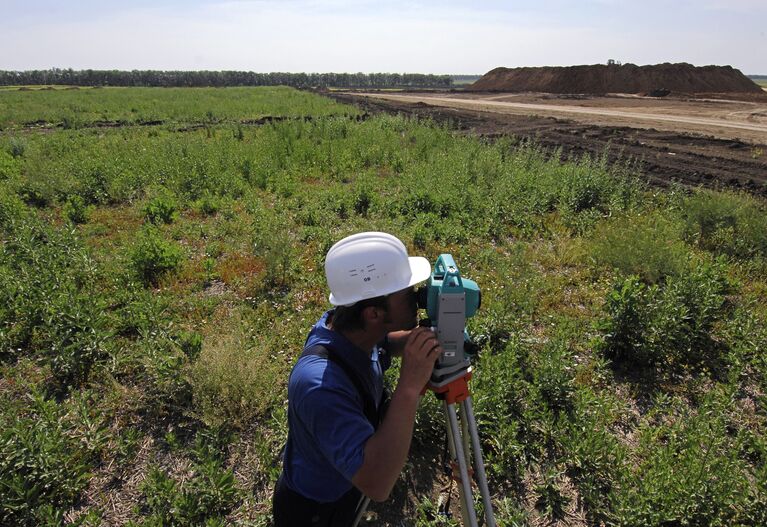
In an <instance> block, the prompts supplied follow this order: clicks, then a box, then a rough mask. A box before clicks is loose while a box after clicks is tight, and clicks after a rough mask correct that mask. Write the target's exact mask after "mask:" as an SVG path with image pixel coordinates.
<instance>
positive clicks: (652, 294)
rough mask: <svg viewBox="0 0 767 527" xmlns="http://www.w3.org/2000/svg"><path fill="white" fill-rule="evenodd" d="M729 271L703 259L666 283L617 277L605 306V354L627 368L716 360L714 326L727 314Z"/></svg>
mask: <svg viewBox="0 0 767 527" xmlns="http://www.w3.org/2000/svg"><path fill="white" fill-rule="evenodd" d="M725 273H726V268H725V266H724V264H723V263H722V262H704V263H701V264H700V265H698V266H696V267H695V268H694V269H692V270H691V271H689V272H687V273H685V274H684V275H681V276H678V277H670V278H668V279H667V281H666V282H665V283H664V284H655V285H651V286H647V285H645V284H643V283H641V282H640V281H639V278H638V277H636V276H630V277H628V278H624V279H621V280H619V281H618V282H616V283H615V284H614V286H613V289H612V291H610V293H609V294H608V297H607V302H606V304H605V311H606V312H607V315H608V316H607V318H606V319H603V321H602V322H601V328H602V331H603V339H604V340H603V348H602V349H603V352H604V353H605V354H606V356H607V357H608V358H610V359H614V360H616V361H618V362H620V363H624V364H626V365H628V366H631V365H634V366H642V367H647V366H652V365H679V364H688V365H689V364H699V363H701V362H706V363H709V364H716V363H717V362H718V361H719V360H721V359H722V350H721V349H720V347H719V345H718V344H717V343H716V341H715V339H714V338H713V329H714V324H715V323H716V322H717V321H719V320H723V319H724V317H725V316H726V315H727V313H728V307H727V304H726V296H725V295H726V294H727V293H728V291H729V289H730V287H731V286H730V284H729V282H728V279H727V277H726V274H725Z"/></svg>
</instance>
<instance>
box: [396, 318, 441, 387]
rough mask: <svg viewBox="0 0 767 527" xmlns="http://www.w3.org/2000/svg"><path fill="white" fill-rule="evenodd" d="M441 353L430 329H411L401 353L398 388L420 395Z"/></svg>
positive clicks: (435, 337) (437, 341)
mask: <svg viewBox="0 0 767 527" xmlns="http://www.w3.org/2000/svg"><path fill="white" fill-rule="evenodd" d="M441 353H442V347H441V346H440V345H439V340H437V336H436V335H435V334H434V332H433V331H432V330H431V329H429V328H422V327H418V328H415V329H413V330H412V331H411V332H410V335H409V336H408V338H407V340H406V341H405V346H404V349H403V351H402V367H401V369H400V376H399V384H398V387H400V386H401V387H402V388H403V389H407V390H416V391H418V392H419V393H420V392H421V390H422V389H423V387H424V386H426V383H427V382H428V381H429V377H431V372H432V370H433V369H434V363H435V362H436V360H437V359H438V358H439V355H440V354H441Z"/></svg>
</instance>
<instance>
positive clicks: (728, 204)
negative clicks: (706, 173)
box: [683, 191, 767, 258]
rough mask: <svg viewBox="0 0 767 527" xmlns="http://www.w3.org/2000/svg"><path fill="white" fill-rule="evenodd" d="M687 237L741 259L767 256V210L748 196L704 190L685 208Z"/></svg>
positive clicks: (704, 246)
mask: <svg viewBox="0 0 767 527" xmlns="http://www.w3.org/2000/svg"><path fill="white" fill-rule="evenodd" d="M683 217H684V220H685V234H686V236H687V238H688V239H689V240H691V241H692V242H694V243H697V244H698V245H699V246H700V247H701V248H703V249H706V250H709V251H712V252H714V253H716V254H726V255H729V256H735V257H738V258H751V257H754V256H766V255H767V209H765V206H764V204H763V203H761V202H759V201H757V200H756V199H755V198H753V197H752V196H749V195H746V194H735V193H731V192H712V191H700V192H697V193H696V194H694V195H693V196H691V197H690V198H689V199H688V200H687V201H686V202H685V203H684V206H683Z"/></svg>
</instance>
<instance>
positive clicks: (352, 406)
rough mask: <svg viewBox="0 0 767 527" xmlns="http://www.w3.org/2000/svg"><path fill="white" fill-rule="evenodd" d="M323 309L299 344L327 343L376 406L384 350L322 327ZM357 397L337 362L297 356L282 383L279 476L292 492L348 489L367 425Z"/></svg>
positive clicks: (326, 497) (332, 494)
mask: <svg viewBox="0 0 767 527" xmlns="http://www.w3.org/2000/svg"><path fill="white" fill-rule="evenodd" d="M330 313H331V311H328V312H326V313H325V314H324V315H323V316H322V317H321V318H320V319H319V321H318V322H317V323H316V324H315V325H314V327H313V328H312V330H311V332H310V333H309V337H308V338H307V339H306V343H305V344H304V346H305V347H306V348H308V347H311V346H316V345H323V346H325V347H328V348H332V349H333V350H334V351H335V352H336V353H338V355H339V356H340V357H341V358H342V359H343V360H344V361H345V362H346V363H347V364H348V365H349V366H351V368H352V369H353V370H354V371H355V372H356V373H357V374H358V376H359V377H360V379H362V380H363V384H364V385H365V386H366V388H367V389H368V390H369V393H370V394H372V395H373V400H374V401H376V405H380V404H381V398H382V395H383V372H384V371H386V369H388V367H389V365H390V364H391V359H390V357H389V356H388V355H387V354H386V352H385V350H383V349H381V348H379V347H378V346H376V347H375V348H374V349H373V350H372V353H371V352H370V351H365V350H361V349H359V348H357V347H356V346H355V345H354V344H352V343H351V342H350V341H349V340H347V339H346V337H344V336H343V335H341V334H340V333H337V332H335V331H333V330H331V329H329V328H328V327H327V319H328V315H329V314H330ZM362 409H363V400H362V397H361V396H360V394H359V392H358V391H357V388H356V387H355V386H354V384H353V383H352V381H351V380H349V377H348V376H347V375H346V373H345V372H344V370H343V369H341V367H340V366H338V365H337V364H335V363H333V362H332V361H329V360H328V359H326V358H322V357H317V356H313V355H310V356H307V357H302V358H300V359H299V360H298V362H296V365H295V366H294V367H293V371H292V373H291V374H290V381H289V382H288V441H287V444H286V445H285V453H284V457H283V478H284V481H285V483H286V484H287V485H288V487H290V488H291V489H293V490H294V491H296V492H298V493H299V494H302V495H303V496H305V497H307V498H310V499H313V500H315V501H319V502H323V503H327V502H331V501H336V500H337V499H339V498H340V497H341V496H343V495H344V494H345V493H346V492H348V491H349V490H350V489H351V488H352V483H351V479H352V477H353V476H354V474H356V473H357V471H358V470H359V469H360V467H361V466H362V461H363V459H364V449H365V443H366V442H367V440H368V439H369V438H370V436H371V435H373V432H375V430H374V429H373V425H371V424H370V422H369V421H368V420H367V418H366V417H365V414H364V413H363V410H362Z"/></svg>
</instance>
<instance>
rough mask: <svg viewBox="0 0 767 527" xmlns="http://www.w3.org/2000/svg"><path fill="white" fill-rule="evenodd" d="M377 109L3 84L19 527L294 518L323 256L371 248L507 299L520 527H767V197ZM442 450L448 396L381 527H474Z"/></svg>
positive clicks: (481, 377) (5, 291) (2, 289)
mask: <svg viewBox="0 0 767 527" xmlns="http://www.w3.org/2000/svg"><path fill="white" fill-rule="evenodd" d="M134 108H135V109H136V111H135V112H134V111H132V109H134ZM358 115H359V112H358V111H357V110H356V109H355V108H352V107H346V106H342V105H338V104H336V103H333V102H331V101H328V100H326V99H323V98H321V97H319V96H316V95H311V94H307V93H303V92H297V91H294V90H289V89H267V88H250V89H219V90H214V89H211V90H198V89H188V90H184V89H177V90H176V89H104V90H82V91H78V90H68V91H41V92H36V91H34V92H33V91H22V92H18V91H17V92H6V91H0V123H2V129H3V130H2V133H0V236H1V237H2V238H1V239H2V246H1V247H0V524H3V525H22V526H24V525H29V526H32V525H62V524H64V523H66V524H74V525H101V524H119V525H132V526H138V525H145V526H150V525H152V526H154V525H182V526H186V525H189V526H191V525H203V524H204V525H209V526H214V525H230V524H233V525H243V526H245V525H247V526H253V525H268V524H269V507H270V505H269V503H270V496H271V489H272V485H273V483H274V481H275V480H276V478H277V476H278V474H279V470H280V462H279V454H280V450H281V448H282V446H283V444H284V441H285V437H286V433H287V430H286V422H285V420H286V416H285V411H286V406H285V398H286V381H287V376H288V373H289V371H290V368H291V366H292V364H293V362H294V360H295V358H296V357H297V356H298V354H299V353H300V351H301V346H302V344H303V341H304V338H305V334H306V332H307V331H308V329H309V328H310V326H311V325H312V324H313V323H314V321H315V320H316V319H317V318H318V317H319V316H320V315H321V313H322V312H323V311H324V310H326V309H327V308H328V307H329V306H328V304H327V291H326V286H325V280H324V272H323V258H324V254H325V253H326V251H327V249H328V248H329V247H330V246H331V245H332V243H334V242H335V241H337V240H339V239H340V238H342V237H344V236H346V235H348V234H351V233H354V232H358V231H363V230H383V231H387V232H391V233H392V234H394V235H396V236H398V237H400V238H401V239H402V240H403V241H404V242H405V243H406V244H407V245H408V247H409V249H410V252H411V254H420V255H424V256H426V257H427V258H429V259H430V260H434V259H435V258H436V257H437V256H438V255H439V254H440V253H442V252H449V253H452V254H453V256H454V257H455V259H456V261H457V263H458V264H459V266H460V267H461V270H462V272H463V274H464V275H465V276H467V277H469V278H472V279H473V280H475V281H477V282H478V284H479V285H480V287H481V288H482V293H483V302H482V308H481V310H480V311H479V312H478V314H477V315H476V316H475V317H473V318H472V319H471V320H470V324H469V330H470V333H471V334H473V335H474V337H475V339H476V340H477V342H478V343H479V344H480V346H481V348H482V352H481V353H480V355H479V358H478V360H477V363H476V365H475V367H476V369H475V377H474V380H473V381H472V382H473V391H474V405H475V412H476V415H477V419H478V422H479V427H480V435H481V440H482V442H483V448H484V453H485V458H486V464H487V469H488V475H489V479H490V487H491V490H492V492H493V494H494V504H495V507H496V511H497V513H496V514H497V517H498V519H499V525H528V524H534V525H540V524H542V523H544V522H546V523H549V522H550V523H553V524H557V523H561V524H563V525H564V524H566V525H586V524H606V525H658V526H660V525H736V524H737V525H764V524H765V523H767V395H766V394H767V355H765V350H766V349H767V325H765V322H767V300H765V299H766V298H767V278H765V277H767V265H766V264H765V256H767V215H765V212H767V211H766V210H765V203H764V202H763V201H761V200H758V199H756V198H753V197H750V196H748V195H741V194H731V193H714V192H708V191H707V192H697V193H687V192H682V191H680V190H675V189H671V190H669V191H662V192H661V191H658V190H655V189H649V188H646V187H645V186H644V185H643V184H642V183H641V182H640V181H639V180H638V179H637V178H636V176H635V172H636V171H635V166H634V164H633V161H632V160H626V161H625V163H621V164H617V165H608V164H607V162H606V161H605V159H588V158H584V159H574V160H569V161H567V162H564V163H563V162H561V161H560V159H559V157H558V154H557V153H556V152H543V151H541V150H540V149H539V148H537V147H536V146H535V145H534V144H520V143H518V142H516V141H514V140H513V139H504V140H498V141H496V142H494V143H492V144H488V143H486V142H482V141H479V140H477V139H474V138H470V137H462V136H457V135H454V134H453V133H452V132H451V131H450V130H448V129H445V128H442V127H439V126H436V125H434V124H433V123H430V122H418V121H414V120H409V119H406V118H403V117H398V116H383V115H382V116H376V117H370V118H365V119H360V118H358ZM263 116H271V117H273V118H274V119H271V120H267V121H258V122H256V121H257V120H258V119H259V118H261V117H263ZM283 117H284V119H281V118H283ZM67 120H68V121H69V122H70V123H72V124H74V125H73V126H66V125H65V123H66V122H67ZM39 121H44V122H45V125H40V126H29V125H28V123H33V122H39ZM101 121H109V122H112V124H113V126H108V127H107V126H103V125H100V124H101V123H100V122H101ZM146 121H155V122H157V123H159V124H154V125H151V126H149V125H139V124H137V123H142V122H146ZM95 125H99V126H95ZM396 378H397V366H396V365H395V366H394V368H393V369H392V370H391V371H390V373H389V380H390V381H392V382H396ZM443 442H444V431H443V424H442V414H441V408H440V406H439V405H438V404H437V401H436V400H435V399H434V398H433V397H432V396H430V395H429V396H427V397H426V398H425V399H424V401H423V403H422V405H421V407H420V409H419V414H418V419H417V424H416V433H415V436H414V440H413V448H412V452H411V462H410V463H409V464H408V466H407V467H406V472H405V474H404V475H403V477H402V479H401V480H400V481H399V482H398V484H397V485H398V486H397V489H398V491H397V492H395V494H396V495H397V496H399V497H398V498H397V499H396V500H394V501H393V502H390V503H385V504H381V505H376V506H375V507H374V510H375V511H376V513H377V514H378V524H386V523H389V524H392V525H418V526H437V525H456V523H457V522H456V520H454V519H453V520H450V519H447V518H445V517H444V516H441V515H439V514H437V508H438V505H437V503H438V497H439V496H438V495H439V492H440V489H441V488H443V487H444V486H445V482H446V481H447V480H446V479H445V477H444V476H443V475H442V474H441V470H440V469H439V464H440V460H439V459H437V460H436V461H435V458H439V457H441V451H442V448H443ZM414 489H416V492H414ZM453 493H454V495H457V490H456V489H455V488H454V489H453ZM405 496H407V497H405ZM456 500H457V497H454V500H453V501H454V502H455V501H456ZM373 524H375V523H373Z"/></svg>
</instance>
